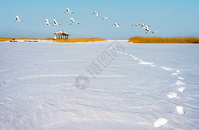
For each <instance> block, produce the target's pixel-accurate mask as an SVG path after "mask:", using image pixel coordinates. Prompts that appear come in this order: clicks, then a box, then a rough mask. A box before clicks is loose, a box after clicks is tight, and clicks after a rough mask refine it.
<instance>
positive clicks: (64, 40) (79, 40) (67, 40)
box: [54, 38, 106, 43]
mask: <svg viewBox="0 0 199 130" xmlns="http://www.w3.org/2000/svg"><path fill="white" fill-rule="evenodd" d="M96 41H106V39H102V38H72V39H56V40H54V42H72V43H75V42H96Z"/></svg>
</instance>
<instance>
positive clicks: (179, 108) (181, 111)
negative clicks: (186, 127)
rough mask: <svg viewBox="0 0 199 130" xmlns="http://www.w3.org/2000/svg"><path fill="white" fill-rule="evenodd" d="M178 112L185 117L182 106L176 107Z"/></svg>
mask: <svg viewBox="0 0 199 130" xmlns="http://www.w3.org/2000/svg"><path fill="white" fill-rule="evenodd" d="M176 110H177V112H178V114H181V115H183V114H184V108H183V107H182V106H176Z"/></svg>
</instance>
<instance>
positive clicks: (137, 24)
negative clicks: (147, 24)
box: [131, 24, 140, 27]
mask: <svg viewBox="0 0 199 130" xmlns="http://www.w3.org/2000/svg"><path fill="white" fill-rule="evenodd" d="M131 26H137V27H138V26H140V24H133V25H131Z"/></svg>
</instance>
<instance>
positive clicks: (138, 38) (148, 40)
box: [128, 36, 199, 43]
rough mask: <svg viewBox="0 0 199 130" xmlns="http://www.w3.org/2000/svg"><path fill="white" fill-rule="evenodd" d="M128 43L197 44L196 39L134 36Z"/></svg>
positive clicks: (197, 39)
mask: <svg viewBox="0 0 199 130" xmlns="http://www.w3.org/2000/svg"><path fill="white" fill-rule="evenodd" d="M128 42H133V43H199V38H196V37H171V38H169V37H165V38H164V37H141V36H134V37H132V38H129V41H128Z"/></svg>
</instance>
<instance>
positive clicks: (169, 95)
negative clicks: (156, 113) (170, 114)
mask: <svg viewBox="0 0 199 130" xmlns="http://www.w3.org/2000/svg"><path fill="white" fill-rule="evenodd" d="M167 96H168V98H176V97H177V93H172V92H169V94H168V95H167Z"/></svg>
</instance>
